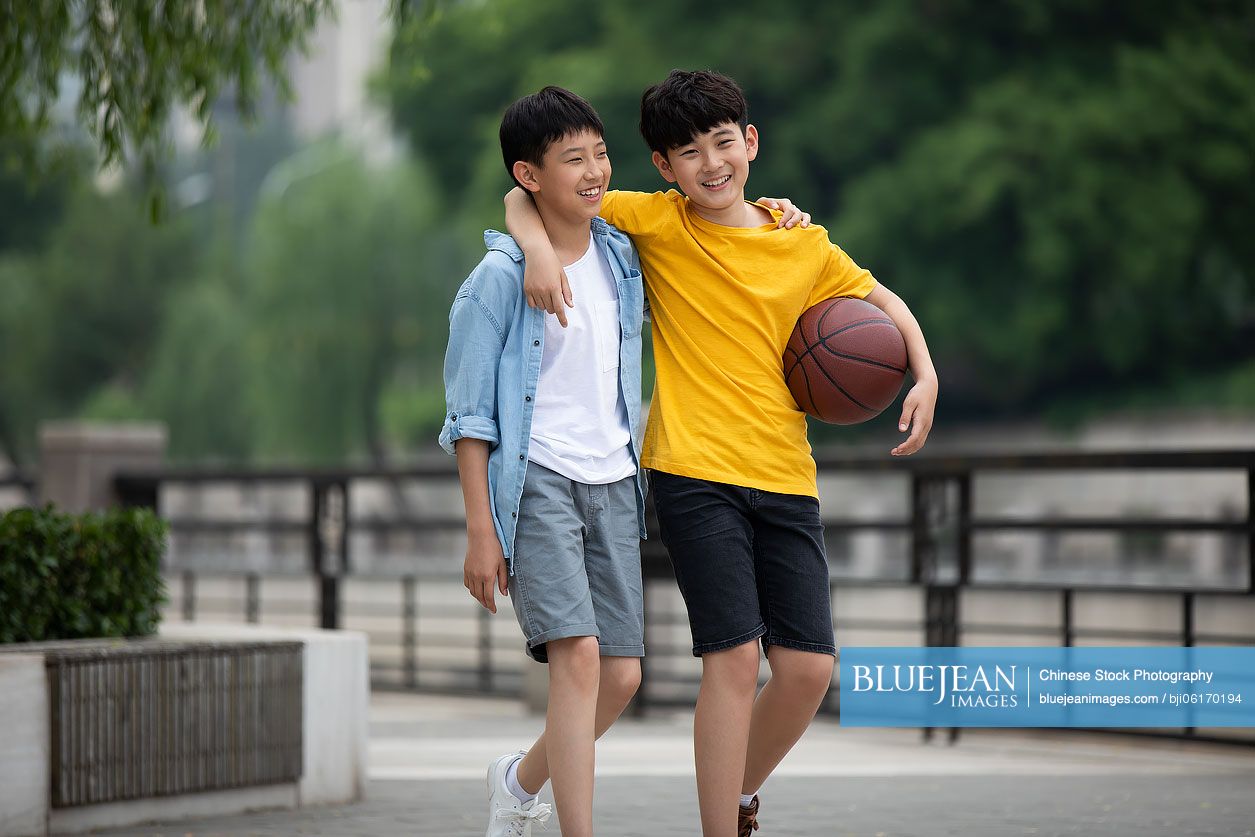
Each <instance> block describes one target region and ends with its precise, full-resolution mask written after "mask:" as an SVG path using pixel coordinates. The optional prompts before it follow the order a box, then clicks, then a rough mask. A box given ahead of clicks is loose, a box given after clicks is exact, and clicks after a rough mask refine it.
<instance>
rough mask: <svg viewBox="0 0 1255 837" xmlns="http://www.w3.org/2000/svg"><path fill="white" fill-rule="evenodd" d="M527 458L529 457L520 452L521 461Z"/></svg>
mask: <svg viewBox="0 0 1255 837" xmlns="http://www.w3.org/2000/svg"><path fill="white" fill-rule="evenodd" d="M526 458H527V457H525V456H523V454H521V453H520V454H519V461H520V462H522V461H523V460H524V459H526Z"/></svg>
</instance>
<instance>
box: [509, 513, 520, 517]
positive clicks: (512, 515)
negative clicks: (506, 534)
mask: <svg viewBox="0 0 1255 837" xmlns="http://www.w3.org/2000/svg"><path fill="white" fill-rule="evenodd" d="M518 516H519V513H518V512H510V517H518Z"/></svg>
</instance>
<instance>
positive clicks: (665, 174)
mask: <svg viewBox="0 0 1255 837" xmlns="http://www.w3.org/2000/svg"><path fill="white" fill-rule="evenodd" d="M650 159H651V160H653V161H654V167H655V168H657V169H658V173H659V174H661V175H662V179H663V180H665V181H667V182H668V183H675V180H676V178H675V172H673V171H672V170H671V164H670V163H668V162H667V158H666V157H664V156H662V155H661V154H659V153H658V152H657V151H655V152H654V156H653V157H651V158H650Z"/></svg>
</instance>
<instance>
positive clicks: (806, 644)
mask: <svg viewBox="0 0 1255 837" xmlns="http://www.w3.org/2000/svg"><path fill="white" fill-rule="evenodd" d="M650 486H651V489H652V493H653V497H654V504H655V506H656V508H657V510H658V522H659V526H660V528H661V531H662V542H663V544H664V545H665V546H666V547H667V552H668V553H669V554H670V556H671V565H672V567H674V568H675V577H676V580H677V581H678V582H679V585H680V593H681V594H682V595H683V596H684V603H685V605H687V607H688V613H689V628H690V629H691V630H692V632H693V655H694V656H697V657H700V656H701V655H702V654H706V653H708V652H711V651H722V650H723V649H725V648H732V647H733V646H736V645H740V644H742V643H745V642H751V641H753V640H755V639H759V638H760V637H761V639H762V644H763V648H764V650H766V649H767V648H769V647H770V646H772V645H779V646H782V647H784V648H796V649H798V650H801V651H813V652H816V653H821V654H832V655H834V656H835V655H836V644H835V637H834V635H833V630H832V597H831V593H830V590H829V586H828V559H827V557H826V555H825V553H824V527H823V524H822V523H821V522H820V520H819V501H818V500H816V499H815V498H814V497H807V496H804V495H797V494H776V493H774V492H771V491H763V490H761V489H757V488H742V487H740V486H736V485H726V484H724V483H718V482H711V481H709V480H701V479H694V478H692V477H681V476H677V475H675V474H668V473H665V472H662V471H651V472H650Z"/></svg>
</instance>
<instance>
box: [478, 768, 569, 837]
mask: <svg viewBox="0 0 1255 837" xmlns="http://www.w3.org/2000/svg"><path fill="white" fill-rule="evenodd" d="M525 755H526V752H525V751H520V752H517V753H507V754H506V755H504V756H502V757H501V758H499V759H497V760H496V761H494V762H493V763H492V764H491V765H489V766H488V831H487V832H485V835H484V837H531V835H532V823H540V824H541V825H543V826H545V828H548V827H549V826H548V825H547V823H548V822H549V815H550V814H551V813H552V812H553V809H552V808H550V807H549V806H548V805H547V804H545V803H544V802H541V801H540V799H539V798H536V799H533V800H532V801H531V802H524V801H522V800H521V799H519V798H518V797H517V796H515V795H514V794H512V793H510V789H509V788H508V787H506V782H505V777H506V773H507V772H508V771H509V769H510V765H511V764H512V763H513V762H514V760H515V759H519V758H522V757H523V756H525Z"/></svg>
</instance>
